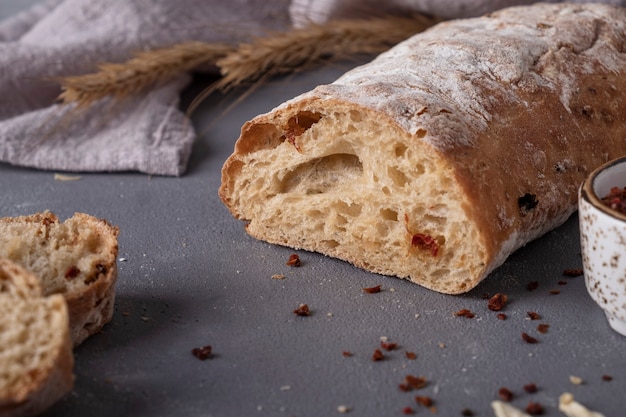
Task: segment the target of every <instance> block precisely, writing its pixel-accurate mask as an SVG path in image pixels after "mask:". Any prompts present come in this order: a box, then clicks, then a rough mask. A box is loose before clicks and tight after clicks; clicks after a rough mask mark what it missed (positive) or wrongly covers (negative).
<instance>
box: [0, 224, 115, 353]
mask: <svg viewBox="0 0 626 417" xmlns="http://www.w3.org/2000/svg"><path fill="white" fill-rule="evenodd" d="M118 233H119V230H118V228H117V227H114V226H112V225H110V224H109V223H108V222H107V221H106V220H102V219H98V218H96V217H93V216H90V215H88V214H84V213H76V214H74V216H72V217H71V218H69V219H67V220H65V221H64V222H61V221H59V219H58V217H57V216H56V215H55V214H53V213H51V212H43V213H37V214H33V215H29V216H18V217H4V218H0V257H3V258H7V259H10V260H12V261H14V262H15V263H17V264H19V265H21V266H23V267H25V268H26V269H28V270H29V271H31V272H32V273H34V274H35V275H36V276H37V277H38V278H39V279H40V280H41V285H42V288H43V292H44V294H45V295H50V294H63V296H64V297H65V299H66V301H67V305H68V309H69V315H70V327H71V334H72V340H73V341H74V345H78V344H80V343H81V342H83V341H84V340H85V339H86V338H87V337H88V336H90V335H92V334H94V333H96V332H98V331H99V330H100V329H102V327H103V326H104V325H105V324H106V323H108V322H109V321H110V320H111V317H112V315H113V305H114V301H115V281H116V279H117V253H118V243H117V236H118Z"/></svg>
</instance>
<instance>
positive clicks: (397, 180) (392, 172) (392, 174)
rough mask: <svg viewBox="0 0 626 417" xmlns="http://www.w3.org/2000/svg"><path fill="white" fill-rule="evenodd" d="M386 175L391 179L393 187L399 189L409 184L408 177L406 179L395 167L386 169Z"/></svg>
mask: <svg viewBox="0 0 626 417" xmlns="http://www.w3.org/2000/svg"><path fill="white" fill-rule="evenodd" d="M387 175H388V176H389V178H391V180H392V181H393V182H394V184H395V185H397V186H398V187H401V188H402V187H404V186H405V185H407V184H409V183H410V182H411V180H410V179H409V177H407V176H406V175H405V174H404V172H402V171H400V170H399V169H398V168H396V167H388V168H387Z"/></svg>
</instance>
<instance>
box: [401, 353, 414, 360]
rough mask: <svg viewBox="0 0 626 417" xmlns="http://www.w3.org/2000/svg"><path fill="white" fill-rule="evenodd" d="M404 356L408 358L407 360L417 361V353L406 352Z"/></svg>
mask: <svg viewBox="0 0 626 417" xmlns="http://www.w3.org/2000/svg"><path fill="white" fill-rule="evenodd" d="M404 356H406V358H407V359H410V360H415V359H417V354H416V353H415V352H404Z"/></svg>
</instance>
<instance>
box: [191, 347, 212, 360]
mask: <svg viewBox="0 0 626 417" xmlns="http://www.w3.org/2000/svg"><path fill="white" fill-rule="evenodd" d="M191 354H192V355H193V356H195V357H196V358H198V359H200V360H201V361H204V360H207V359H209V358H211V357H212V348H211V345H206V346H203V347H199V348H193V349H191Z"/></svg>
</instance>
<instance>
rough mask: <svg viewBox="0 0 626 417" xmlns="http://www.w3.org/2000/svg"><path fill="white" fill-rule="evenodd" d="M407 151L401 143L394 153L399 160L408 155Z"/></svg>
mask: <svg viewBox="0 0 626 417" xmlns="http://www.w3.org/2000/svg"><path fill="white" fill-rule="evenodd" d="M406 150H407V146H406V145H404V144H402V143H399V144H397V145H396V147H395V148H394V153H395V154H396V156H397V157H398V158H399V157H402V156H404V154H405V153H406Z"/></svg>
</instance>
